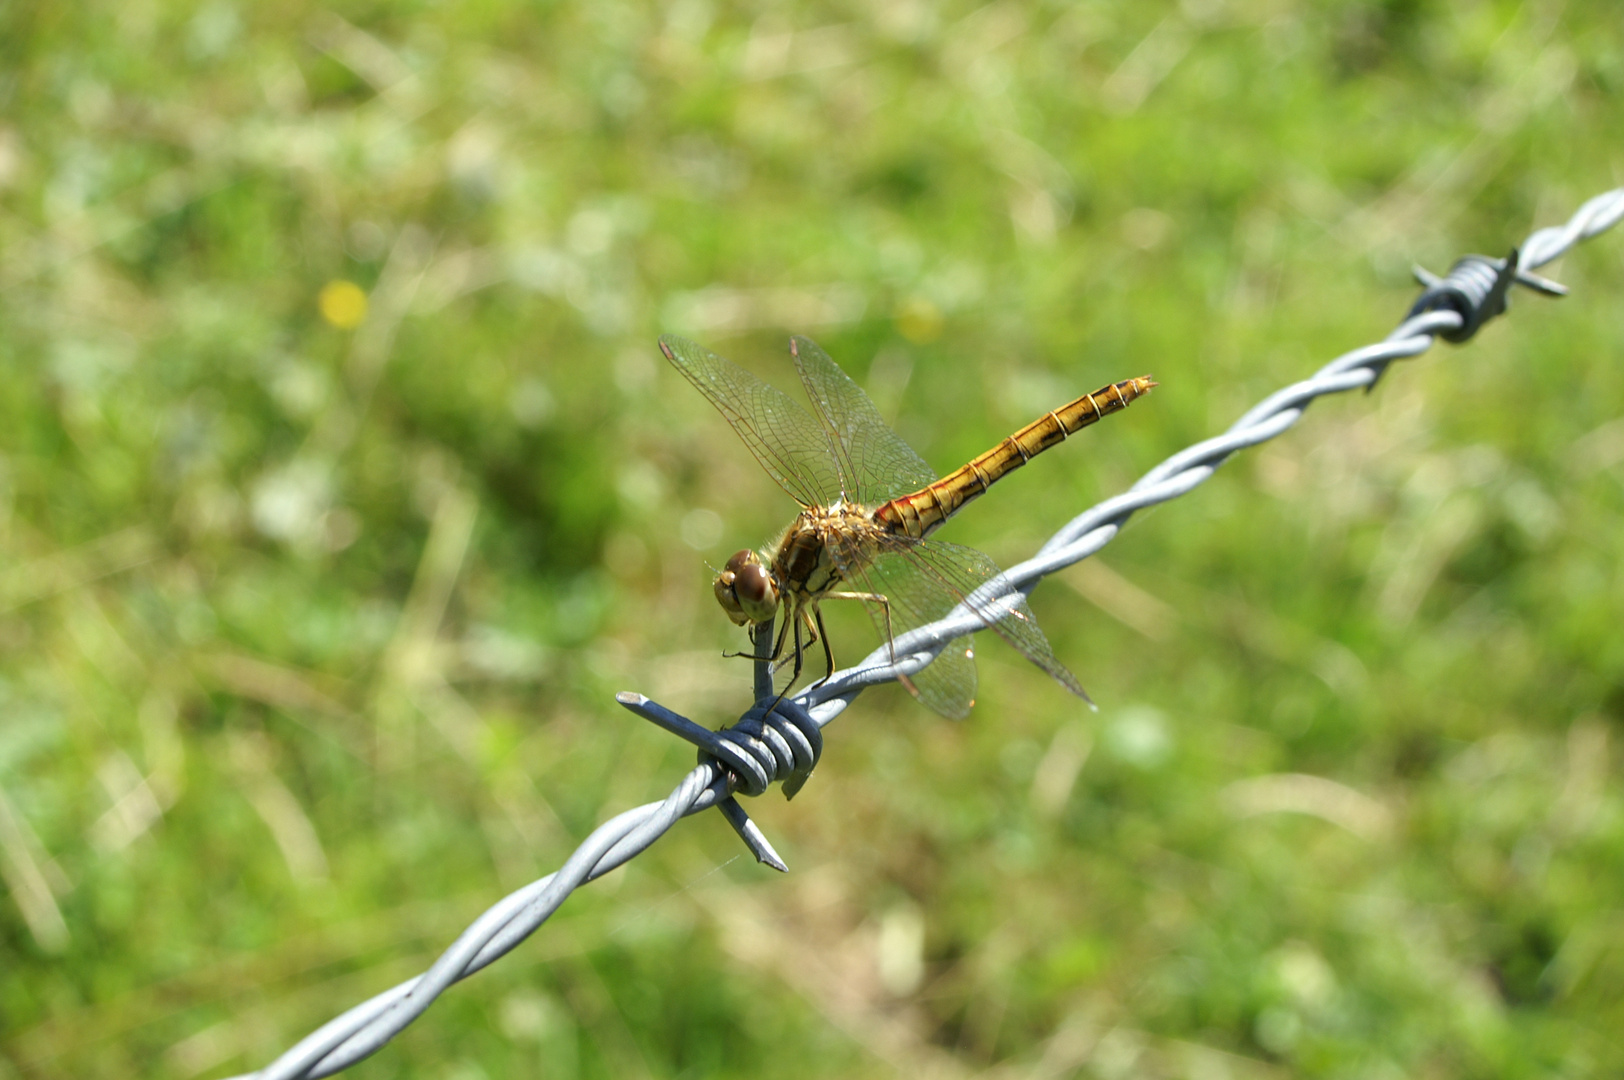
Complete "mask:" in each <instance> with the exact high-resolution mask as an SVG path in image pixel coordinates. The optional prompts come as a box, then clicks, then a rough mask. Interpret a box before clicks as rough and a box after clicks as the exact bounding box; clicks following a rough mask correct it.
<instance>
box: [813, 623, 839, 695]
mask: <svg viewBox="0 0 1624 1080" xmlns="http://www.w3.org/2000/svg"><path fill="white" fill-rule="evenodd" d="M813 614H814V617H815V618H816V619H817V623H818V625H817V626H816V627H815V628H814V629H813V632H812V633H813V637H812V641H822V642H823V678H821V679H819V680H818V681H817V683H815V684H814V685H817V686H821V685H823V684H824V683H826V682H828V681H829V676H831V675H833V674H834V673H835V654H834V653H833V652H832V651H831V650H830V648H829V631H827V630H825V629H824V628H823V609H822V608H819V609H817V610H816V611H815V612H814V613H813ZM812 641H809V642H807V644H808V645H810V644H812Z"/></svg>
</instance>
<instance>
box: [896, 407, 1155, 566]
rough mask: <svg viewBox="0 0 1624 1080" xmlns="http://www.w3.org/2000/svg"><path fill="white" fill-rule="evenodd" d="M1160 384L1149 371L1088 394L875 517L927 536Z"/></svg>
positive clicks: (904, 530) (920, 535) (910, 533)
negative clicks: (1006, 480) (1054, 449)
mask: <svg viewBox="0 0 1624 1080" xmlns="http://www.w3.org/2000/svg"><path fill="white" fill-rule="evenodd" d="M1155 385H1156V383H1155V382H1153V381H1152V380H1151V379H1150V378H1148V377H1147V376H1140V377H1139V378H1137V379H1125V380H1123V381H1122V382H1119V383H1112V384H1110V385H1109V386H1102V387H1100V388H1099V389H1098V390H1096V391H1094V392H1093V393H1092V394H1084V395H1083V396H1082V397H1080V398H1078V399H1077V400H1076V401H1073V402H1071V403H1069V404H1067V405H1062V406H1061V407H1060V408H1058V409H1055V410H1054V411H1053V412H1050V413H1046V414H1045V415H1043V416H1040V417H1039V418H1038V419H1036V420H1034V421H1032V422H1031V423H1030V424H1027V425H1026V426H1025V427H1023V428H1021V430H1019V431H1017V432H1016V433H1015V434H1013V435H1011V436H1010V437H1009V438H1007V439H1005V440H1004V441H1003V442H1001V443H999V444H998V445H997V446H995V447H993V448H992V449H991V450H988V451H987V452H986V453H984V454H980V455H978V456H977V457H975V458H972V459H971V460H970V461H969V462H968V463H967V464H966V465H964V466H963V467H962V468H960V469H957V470H955V471H954V472H951V473H949V474H948V475H946V476H944V477H942V478H941V479H940V480H938V481H936V482H935V483H934V484H931V485H930V486H929V487H924V488H921V489H920V490H918V491H915V492H913V493H911V494H908V495H901V496H898V497H897V498H895V499H892V500H891V501H890V502H888V503H886V504H885V505H883V506H881V507H880V508H879V509H877V510H876V511H875V512H874V519H875V520H876V521H878V522H879V523H880V524H881V525H883V526H884V527H885V528H886V529H887V530H888V531H891V532H900V533H905V534H906V535H908V536H915V537H924V536H928V535H930V533H932V532H933V531H935V530H936V529H937V528H938V527H939V526H941V525H942V523H943V522H945V521H946V520H947V519H948V518H950V517H952V516H953V515H954V514H956V513H958V512H959V511H960V510H962V509H963V508H964V507H965V506H966V505H967V504H969V503H970V502H971V501H973V500H975V499H976V498H978V497H980V496H981V495H982V494H983V493H984V492H985V491H986V490H987V489H988V488H990V487H992V485H993V484H995V483H997V482H998V481H999V480H1001V479H1003V478H1004V477H1005V476H1008V475H1009V474H1010V473H1012V472H1014V471H1015V470H1016V469H1018V468H1020V467H1021V466H1022V465H1025V464H1026V463H1027V462H1028V461H1031V460H1032V459H1033V458H1034V457H1036V456H1037V455H1039V454H1041V453H1043V451H1045V450H1047V449H1049V447H1051V446H1056V445H1058V444H1060V443H1062V442H1065V441H1066V438H1067V436H1069V435H1071V434H1072V433H1073V432H1075V431H1080V430H1081V429H1083V428H1085V427H1087V426H1088V425H1090V424H1092V423H1095V422H1097V421H1099V420H1101V419H1103V418H1105V417H1107V416H1109V415H1111V414H1112V413H1114V412H1121V411H1122V410H1123V409H1126V408H1127V407H1128V405H1129V404H1130V403H1131V402H1133V401H1134V399H1136V398H1140V397H1143V396H1144V395H1145V394H1148V393H1150V390H1151V387H1153V386H1155Z"/></svg>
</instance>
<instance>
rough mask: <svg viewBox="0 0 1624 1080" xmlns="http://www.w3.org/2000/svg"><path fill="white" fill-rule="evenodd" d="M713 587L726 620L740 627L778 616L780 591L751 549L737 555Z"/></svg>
mask: <svg viewBox="0 0 1624 1080" xmlns="http://www.w3.org/2000/svg"><path fill="white" fill-rule="evenodd" d="M711 587H712V588H713V589H714V590H715V592H716V601H717V603H719V604H721V605H722V610H723V611H725V612H727V617H728V618H729V619H732V620H733V621H734V622H735V623H737V624H738V625H740V626H743V625H745V624H746V623H758V622H765V621H766V620H768V619H770V618H772V617H773V616H774V615H776V614H777V613H778V587H777V586H776V585H775V584H774V583H773V578H772V575H771V574H770V573H768V572H767V568H766V567H765V566H762V565H761V558H760V556H758V555H757V554H756V553H755V552H753V551H750V550H749V549H745V550H744V551H738V552H735V553H734V554H733V557H732V558H730V559H728V561H727V563H726V565H724V566H723V568H722V572H721V573H720V574H717V575H716V580H715V581H714V582H713V583H712V586H711Z"/></svg>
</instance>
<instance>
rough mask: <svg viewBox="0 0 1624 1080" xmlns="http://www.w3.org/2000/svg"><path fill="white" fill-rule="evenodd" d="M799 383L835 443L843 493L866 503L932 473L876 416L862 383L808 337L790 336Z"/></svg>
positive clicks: (911, 487) (903, 491)
mask: <svg viewBox="0 0 1624 1080" xmlns="http://www.w3.org/2000/svg"><path fill="white" fill-rule="evenodd" d="M790 353H791V355H793V356H794V357H795V367H796V368H797V369H798V370H799V371H800V373H801V385H803V386H805V387H806V396H807V397H809V398H811V399H812V405H813V408H814V409H815V411H816V412H817V414H818V419H819V420H820V421H821V422H822V423H823V426H824V427H825V428H826V429H827V430H828V432H829V437H830V439H831V440H832V442H833V443H834V445H835V447H836V458H837V460H838V461H839V466H840V482H841V485H842V493H843V494H844V495H845V498H846V501H848V502H860V503H865V504H868V505H870V506H872V505H875V504H877V503H883V502H889V501H890V500H891V499H894V498H896V497H897V496H898V495H907V494H908V493H910V492H914V491H918V490H919V489H920V488H922V487H924V486H926V485H927V484H929V483H930V482H931V481H933V480H935V479H936V474H935V473H934V472H931V469H930V466H929V465H927V464H925V461H924V459H923V458H921V457H920V456H919V455H918V454H916V453H914V452H913V448H912V447H910V446H909V445H908V444H907V443H905V442H903V441H902V437H901V436H900V435H898V434H897V433H896V432H894V431H892V430H891V428H890V426H889V425H887V424H886V422H885V421H884V420H883V419H881V417H880V411H879V410H878V409H876V408H875V407H874V403H873V402H872V401H870V400H869V399H868V395H867V394H865V393H863V388H862V387H860V386H858V385H857V384H856V383H855V382H853V381H852V380H851V377H850V376H849V375H847V374H846V373H845V372H844V371H841V370H840V367H839V366H838V365H837V364H836V363H835V362H834V361H833V360H831V359H829V354H828V353H826V352H824V351H823V350H822V349H820V348H818V344H817V342H815V341H813V340H812V339H811V338H805V337H800V336H796V337H792V338H790Z"/></svg>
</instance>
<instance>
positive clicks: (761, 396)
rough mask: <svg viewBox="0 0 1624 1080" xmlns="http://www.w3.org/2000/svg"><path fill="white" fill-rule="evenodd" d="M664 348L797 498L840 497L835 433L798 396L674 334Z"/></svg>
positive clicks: (818, 501)
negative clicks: (800, 402) (791, 394)
mask: <svg viewBox="0 0 1624 1080" xmlns="http://www.w3.org/2000/svg"><path fill="white" fill-rule="evenodd" d="M660 351H661V352H663V353H665V358H666V359H667V360H669V361H671V363H672V365H673V366H674V367H676V369H677V370H678V371H680V372H682V373H683V374H684V375H686V376H687V377H688V381H689V382H691V383H693V384H694V386H695V387H696V388H697V389H698V390H699V392H700V393H701V394H704V395H705V396H706V397H707V398H709V399H710V403H711V404H712V405H714V406H716V408H717V411H718V412H720V413H721V414H722V416H723V417H724V418H725V419H726V420H727V422H728V423H729V424H730V425H732V427H733V430H734V431H736V432H738V435H739V438H741V439H743V440H744V445H746V446H748V447H749V448H750V453H752V454H754V455H755V458H756V460H757V461H759V462H760V463H761V467H762V468H763V469H766V470H767V473H768V475H770V476H771V477H772V478H773V479H774V480H776V481H778V486H779V487H781V488H783V489H784V490H785V491H787V492H789V494H790V495H791V497H793V498H794V499H795V501H796V502H798V503H800V504H801V505H802V506H820V505H826V504H828V503H830V502H833V501H834V500H835V499H836V498H839V496H840V494H841V491H842V487H841V478H840V475H839V473H838V472H837V471H836V468H835V456H834V455H835V448H834V444H833V443H832V442H831V437H830V435H829V433H828V432H827V431H825V429H824V428H823V427H822V426H820V425H819V424H818V422H817V421H816V420H814V419H813V418H812V414H811V413H808V412H807V411H806V410H805V409H803V408H802V407H801V406H799V405H797V404H796V403H795V399H794V398H792V397H790V396H789V395H788V394H786V393H784V392H783V391H782V390H779V389H777V388H776V387H773V386H769V385H768V384H767V383H764V382H762V381H761V380H760V379H758V378H756V377H755V376H754V375H752V374H750V373H749V372H748V371H745V370H744V369H743V368H741V367H739V366H738V365H736V364H734V363H732V362H731V361H728V360H724V359H723V358H722V357H720V356H717V355H716V354H715V353H713V352H711V351H710V350H709V349H707V348H705V347H704V346H702V345H697V344H695V343H694V342H692V341H689V340H688V339H686V338H680V337H677V336H676V335H675V334H666V335H665V336H664V337H662V338H660ZM831 363H832V361H831ZM860 392H861V391H859V393H860ZM871 407H872V406H871Z"/></svg>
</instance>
